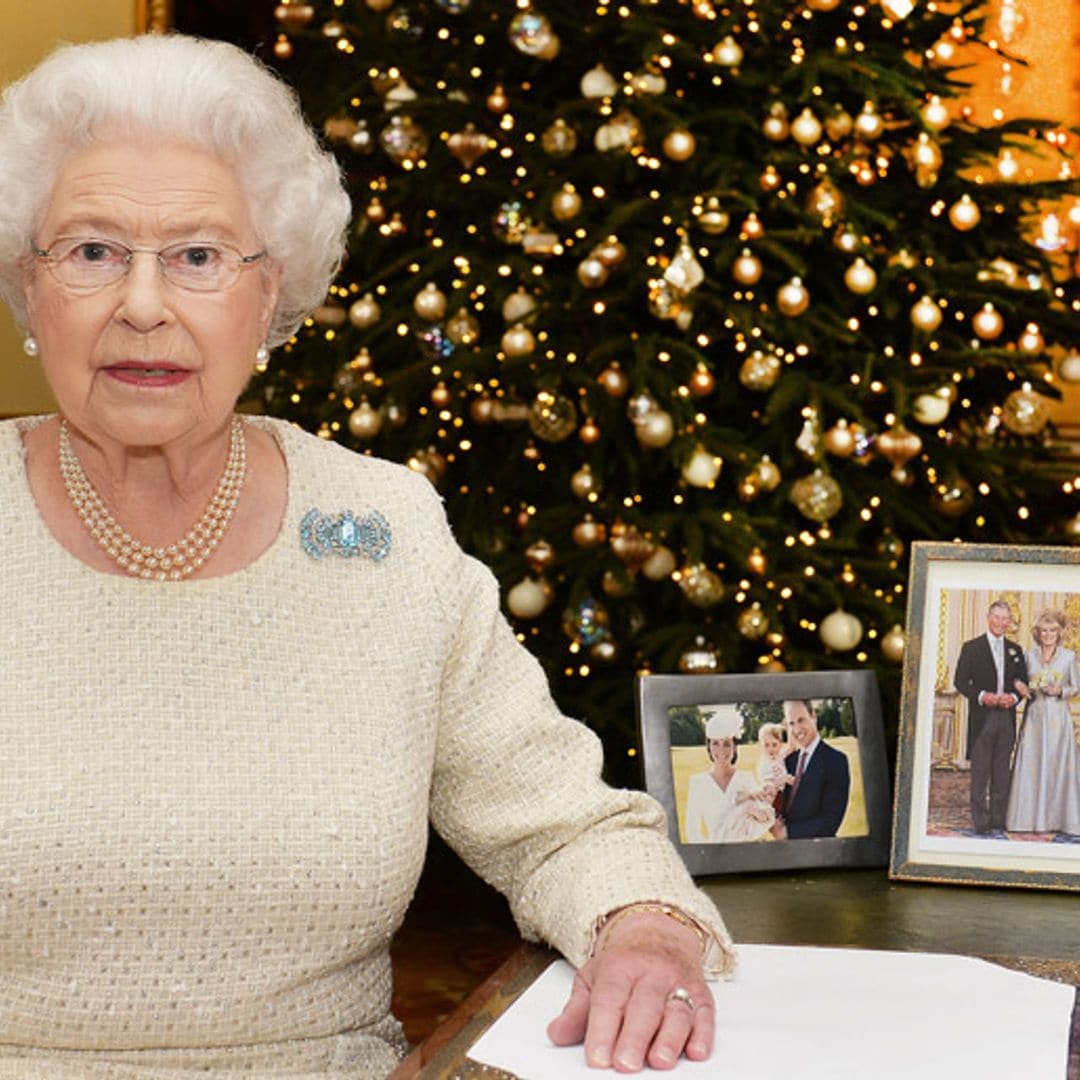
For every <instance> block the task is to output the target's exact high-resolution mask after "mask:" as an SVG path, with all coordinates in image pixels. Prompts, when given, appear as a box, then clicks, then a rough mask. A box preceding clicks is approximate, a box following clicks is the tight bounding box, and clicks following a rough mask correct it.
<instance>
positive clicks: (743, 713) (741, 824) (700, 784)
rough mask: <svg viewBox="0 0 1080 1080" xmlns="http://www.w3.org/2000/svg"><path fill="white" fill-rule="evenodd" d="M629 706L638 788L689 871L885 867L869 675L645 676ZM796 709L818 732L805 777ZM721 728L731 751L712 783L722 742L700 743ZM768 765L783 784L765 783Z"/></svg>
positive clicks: (880, 761)
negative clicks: (654, 803) (726, 773)
mask: <svg viewBox="0 0 1080 1080" xmlns="http://www.w3.org/2000/svg"><path fill="white" fill-rule="evenodd" d="M636 700H637V714H638V724H639V728H640V735H641V746H642V752H643V765H644V773H645V786H646V789H647V790H648V792H649V793H650V794H651V795H652V796H653V797H654V798H656V799H657V800H658V801H659V802H660V804H661V805H662V806H663V807H664V810H665V812H666V814H667V820H668V835H669V836H670V838H671V841H672V843H673V844H674V845H675V847H676V849H677V850H678V851H679V854H680V856H681V857H682V859H683V861H684V862H685V863H686V866H687V868H688V869H689V870H690V872H691V873H692V874H694V875H711V874H728V873H740V872H754V871H764V870H792V869H799V868H806V867H833V866H835V867H855V866H885V865H886V863H887V861H888V852H889V808H890V799H889V780H888V767H887V763H886V757H885V739H884V731H883V726H882V720H881V704H880V699H879V696H878V686H877V679H876V677H875V675H874V673H873V672H871V671H814V672H798V673H796V672H781V673H770V674H757V675H649V676H644V677H642V678H639V679H638V680H637V684H636ZM785 703H787V704H785ZM800 711H801V712H802V715H803V721H802V722H803V723H804V724H805V723H806V715H807V714H808V713H812V715H813V723H814V728H813V730H814V732H815V733H816V734H817V735H819V736H820V741H819V742H809V743H808V744H807V750H808V753H809V756H808V758H807V759H806V760H807V761H809V762H810V764H809V766H808V767H807V768H806V771H805V775H803V773H802V771H801V769H800V767H799V765H798V762H799V760H800V759H801V757H802V755H800V754H799V753H798V745H799V744H797V743H796V741H795V740H796V738H802V737H803V736H802V735H801V734H800V733H798V732H797V731H793V729H792V727H791V726H790V723H789V722H791V723H794V722H797V721H796V716H797V715H798V714H799V713H800ZM716 725H719V726H716ZM721 728H723V729H724V731H725V733H727V734H729V735H731V736H732V741H733V743H735V744H737V745H733V746H732V751H731V752H732V760H733V763H734V766H735V768H734V771H733V774H732V776H731V778H730V779H728V778H727V777H718V775H717V774H718V773H719V772H721V771H723V770H722V767H721V769H718V768H716V761H717V753H718V750H717V747H718V745H721V744H718V743H717V742H716V741H715V740H713V741H709V738H710V737H711V735H713V734H716V733H717V732H718V731H719V730H720V729H721ZM777 728H780V729H781V730H780V731H777V730H776V729H777ZM811 738H812V736H811ZM770 741H774V742H775V741H779V743H780V746H779V748H777V746H775V745H773V746H772V747H771V748H769V747H768V745H767V744H768V743H769V742H770ZM769 757H772V761H771V762H770V761H767V760H766V758H769ZM777 757H779V758H780V760H781V761H782V762H783V768H782V769H779V768H777V767H776V765H775V761H776V758H777ZM770 768H772V769H775V770H776V771H775V773H774V776H777V777H780V778H781V779H779V780H769V779H768V776H769V770H770ZM819 774H820V775H819ZM834 774H836V775H834ZM842 774H846V781H845V783H846V787H845V788H844V789H843V794H840V792H839V789H838V788H837V786H836V785H837V784H839V783H840V782H841V781H840V775H842ZM721 785H723V786H721ZM800 788H801V794H800ZM838 800H839V801H838ZM834 811H835V812H834ZM770 815H771V816H770ZM789 831H790V834H791V835H787V833H788V832H789Z"/></svg>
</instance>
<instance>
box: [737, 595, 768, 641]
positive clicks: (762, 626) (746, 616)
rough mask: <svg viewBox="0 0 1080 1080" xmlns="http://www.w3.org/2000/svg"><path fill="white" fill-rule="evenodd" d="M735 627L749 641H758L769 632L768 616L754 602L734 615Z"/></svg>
mask: <svg viewBox="0 0 1080 1080" xmlns="http://www.w3.org/2000/svg"><path fill="white" fill-rule="evenodd" d="M735 629H736V630H738V631H739V633H740V634H742V636H743V637H744V638H747V639H748V640H749V641H760V640H761V638H763V637H764V636H765V635H766V634H767V633H768V632H769V616H768V615H766V614H765V612H764V611H762V609H761V605H760V604H759V603H757V602H755V603H753V604H751V605H750V606H749V607H747V608H743V610H742V611H740V612H739V614H738V615H736V616H735Z"/></svg>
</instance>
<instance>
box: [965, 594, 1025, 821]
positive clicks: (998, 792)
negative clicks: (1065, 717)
mask: <svg viewBox="0 0 1080 1080" xmlns="http://www.w3.org/2000/svg"><path fill="white" fill-rule="evenodd" d="M1012 621H1013V618H1012V609H1011V608H1010V607H1009V605H1008V604H1007V603H1005V601H1004V600H995V601H994V602H993V603H992V604H991V605H990V609H989V611H988V612H987V615H986V633H985V634H980V635H979V636H978V637H976V638H972V639H971V640H970V641H965V642H964V644H963V645H962V646H961V648H960V657H959V659H958V660H957V661H956V676H955V678H954V679H953V682H954V684H955V685H956V689H957V690H959V691H960V693H961V694H963V695H964V697H966V698H967V700H968V734H967V755H968V759H969V760H970V761H971V823H972V825H974V827H975V831H976V832H980V833H988V832H991V831H993V830H996V829H1004V828H1005V807H1006V804H1007V803H1008V801H1009V787H1010V785H1011V783H1012V772H1011V767H1012V766H1011V762H1012V752H1013V744H1014V743H1015V741H1016V705H1017V703H1018V702H1019V700H1020V697H1021V695H1022V694H1024V693H1026V691H1027V685H1026V684H1027V678H1028V673H1027V661H1026V660H1025V659H1024V650H1023V649H1021V648H1020V646H1019V645H1017V644H1016V642H1015V641H1010V640H1009V639H1008V638H1007V637H1006V636H1005V634H1006V632H1007V631H1008V630H1009V629H1010V628H1011V627H1012Z"/></svg>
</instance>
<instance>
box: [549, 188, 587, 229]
mask: <svg viewBox="0 0 1080 1080" xmlns="http://www.w3.org/2000/svg"><path fill="white" fill-rule="evenodd" d="M551 213H552V215H553V216H554V217H555V220H556V221H570V220H572V219H573V218H576V217H577V216H578V214H580V213H581V196H580V195H579V194H578V191H577V188H576V187H574V185H573V184H570V183H567V184H563V186H562V187H561V188H559V190H558V191H556V192H555V194H554V195H552V196H551Z"/></svg>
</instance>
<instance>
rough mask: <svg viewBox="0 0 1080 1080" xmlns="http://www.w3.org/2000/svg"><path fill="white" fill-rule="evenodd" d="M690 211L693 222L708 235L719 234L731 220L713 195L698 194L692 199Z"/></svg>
mask: <svg viewBox="0 0 1080 1080" xmlns="http://www.w3.org/2000/svg"><path fill="white" fill-rule="evenodd" d="M690 213H691V215H692V216H693V218H694V224H695V225H696V226H697V227H698V228H699V229H701V231H702V232H703V233H708V235H709V236H719V235H720V233H722V232H723V231H724V230H725V229H726V228H727V227H728V224H729V223H730V220H731V219H730V217H729V215H728V214H727V213H726V212H725V210H724V209H723V207H722V206H721V204H720V200H719V198H717V196H715V195H709V196H701V195H698V196H697V197H696V198H695V199H694V203H693V206H692V207H691V210H690Z"/></svg>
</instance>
